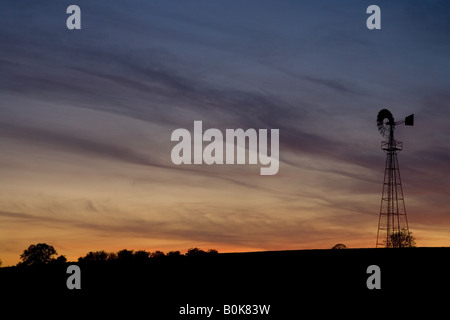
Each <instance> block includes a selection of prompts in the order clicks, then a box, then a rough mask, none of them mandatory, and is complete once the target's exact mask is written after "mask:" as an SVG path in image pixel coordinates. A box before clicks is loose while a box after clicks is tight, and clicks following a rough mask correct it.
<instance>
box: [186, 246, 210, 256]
mask: <svg viewBox="0 0 450 320" xmlns="http://www.w3.org/2000/svg"><path fill="white" fill-rule="evenodd" d="M204 254H206V252H205V251H203V250H202V249H199V248H189V249H188V250H187V252H186V256H188V257H198V256H203V255H204Z"/></svg>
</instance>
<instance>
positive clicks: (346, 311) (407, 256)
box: [0, 248, 450, 319]
mask: <svg viewBox="0 0 450 320" xmlns="http://www.w3.org/2000/svg"><path fill="white" fill-rule="evenodd" d="M449 258H450V248H409V249H342V250H300V251H276V252H255V253H224V254H216V255H211V256H209V255H208V256H199V257H186V256H179V257H164V258H162V259H160V260H156V261H152V262H151V263H148V262H146V263H139V262H136V261H130V262H123V261H112V262H92V261H88V262H84V263H67V264H53V265H44V266H36V267H22V268H19V267H9V268H2V269H0V283H1V292H2V302H3V303H2V305H3V306H5V308H3V309H4V311H5V310H7V309H8V308H13V307H12V306H13V305H15V304H17V303H18V304H19V305H24V306H30V307H29V308H23V309H21V308H18V309H16V310H17V311H19V312H24V311H26V312H32V313H33V314H35V315H38V314H43V315H55V314H56V315H57V314H60V312H67V314H71V315H76V314H79V315H86V314H89V315H91V316H94V315H95V316H101V317H102V318H103V317H106V316H109V315H113V316H117V317H118V316H119V315H125V317H126V318H129V319H132V318H136V317H138V316H139V317H142V316H144V318H146V319H178V318H179V319H206V318H208V317H207V315H206V314H200V315H195V316H193V315H190V316H187V315H180V314H179V312H180V308H181V307H186V305H187V304H189V306H190V307H192V306H194V307H197V306H208V307H214V311H213V313H212V314H211V316H210V317H209V319H235V318H239V319H240V318H242V319H269V318H270V319H303V318H308V319H309V318H320V319H322V318H324V317H325V316H326V317H329V316H339V317H341V316H346V315H352V316H356V317H358V318H367V317H369V318H374V317H377V318H378V317H385V316H386V315H389V317H388V318H389V319H391V318H393V317H394V316H396V315H398V316H402V317H403V316H406V315H407V314H409V315H411V314H412V315H414V313H415V312H416V311H417V310H419V309H420V310H430V311H438V310H447V303H448V302H446V301H447V300H448V297H449V294H448V293H447V292H448V290H449V285H450V275H449V271H450V268H449V267H450V263H449V261H450V260H449ZM70 264H77V265H78V266H80V268H81V289H80V290H69V289H67V286H66V280H67V278H68V277H69V276H70V275H69V274H66V269H67V266H68V265H70ZM370 265H378V266H379V267H380V269H381V277H380V280H381V289H379V290H377V289H373V290H370V289H368V288H367V285H366V281H367V278H368V277H369V276H370V274H367V273H366V271H367V267H368V266H370ZM224 305H252V306H253V305H270V311H269V314H268V315H252V314H241V315H239V316H238V315H231V314H228V315H224V314H223V310H224ZM441 308H442V309H441ZM11 310H13V309H11ZM56 310H57V311H56ZM216 310H219V311H216ZM235 310H236V311H239V309H237V307H236V309H235ZM241 310H246V309H241ZM247 310H250V309H247ZM251 310H253V308H251ZM389 310H390V311H389ZM58 312H59V313H58ZM247 312H248V311H247ZM311 312H312V313H311ZM443 312H444V313H442V315H447V311H443ZM306 314H308V316H306ZM369 315H370V316H369ZM445 317H446V316H445ZM88 318H91V317H88Z"/></svg>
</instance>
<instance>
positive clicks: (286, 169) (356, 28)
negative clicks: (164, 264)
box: [0, 0, 450, 266]
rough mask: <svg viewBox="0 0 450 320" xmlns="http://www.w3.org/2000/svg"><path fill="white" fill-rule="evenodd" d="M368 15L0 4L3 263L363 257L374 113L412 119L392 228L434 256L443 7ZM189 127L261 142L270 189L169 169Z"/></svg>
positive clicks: (318, 6) (449, 95)
mask: <svg viewBox="0 0 450 320" xmlns="http://www.w3.org/2000/svg"><path fill="white" fill-rule="evenodd" d="M372 2H373V1H347V0H346V1H339V2H337V1H287V0H282V1H275V0H262V1H236V0H227V1H225V0H218V1H210V0H208V1H207V0H203V1H200V0H189V1H186V0H183V1H181V0H180V1H178V0H173V1H162V0H160V1H157V0H151V1H136V0H132V1H127V2H124V1H116V0H113V1H95V2H92V1H80V0H76V1H70V2H69V1H39V2H36V1H30V0H25V1H3V2H1V4H0V43H1V45H0V259H1V260H2V261H3V266H5V265H14V264H16V263H17V262H18V261H19V256H20V254H21V253H22V252H23V250H24V249H26V248H27V247H28V246H29V245H30V244H36V243H39V242H45V243H48V244H51V245H53V246H54V247H55V249H56V250H57V251H58V254H63V255H65V256H66V257H67V258H68V259H69V261H71V260H72V261H75V260H76V259H77V258H78V257H80V256H84V255H85V254H86V253H87V252H89V251H95V250H106V251H118V250H120V249H124V248H127V249H133V250H148V251H155V250H161V251H165V252H167V251H171V250H180V251H182V252H184V251H186V250H187V249H188V248H191V247H200V248H203V249H209V248H214V249H217V250H218V251H219V252H237V251H262V250H291V249H326V248H331V247H332V246H333V245H335V244H337V243H344V244H345V245H346V246H347V247H351V248H360V247H375V243H376V235H377V227H378V216H379V211H380V200H381V190H382V181H383V174H384V165H385V154H384V152H383V151H382V150H381V149H380V143H381V141H382V140H383V137H382V136H381V135H380V134H379V133H378V131H377V127H376V116H377V113H378V111H379V110H381V109H383V108H387V109H389V110H390V111H391V112H392V113H393V115H394V117H395V119H396V120H401V119H403V117H405V116H407V115H409V114H411V113H414V114H415V120H416V121H415V126H414V127H406V126H399V127H398V128H397V130H396V138H397V139H398V140H400V141H402V142H403V145H404V149H403V151H401V152H400V153H399V156H398V157H399V163H400V170H401V175H402V182H403V191H404V194H405V202H406V210H407V215H408V222H409V228H410V231H412V233H413V235H414V236H415V237H416V242H417V245H418V246H450V231H449V227H450V203H449V200H448V199H449V196H448V195H449V194H450V179H449V176H450V144H449V138H450V126H449V125H448V120H449V119H450V105H449V101H450V91H449V87H450V60H449V57H450V41H449V35H450V20H449V19H448V17H449V16H450V3H449V2H448V1H426V2H424V1H395V2H392V1H376V3H372ZM71 4H76V5H78V6H79V7H80V9H81V29H80V30H69V29H67V27H66V20H67V18H68V17H69V14H67V13H66V8H67V7H68V6H69V5H71ZM371 4H377V5H378V6H379V7H380V8H381V29H380V30H369V29H368V28H367V27H366V20H367V18H368V17H369V15H368V14H367V13H366V9H367V7H368V6H369V5H371ZM194 121H202V122H203V128H204V130H206V129H207V128H217V129H219V130H221V131H222V132H225V131H224V130H225V129H228V128H229V129H237V128H242V129H244V130H246V129H249V128H254V129H256V130H258V129H279V139H280V144H279V154H280V165H279V171H278V173H277V174H276V175H271V176H264V175H260V167H261V165H259V164H258V165H248V164H247V165H206V164H200V165H179V166H178V165H175V164H173V163H172V161H171V150H172V148H173V147H174V146H175V145H176V142H173V141H171V134H172V132H173V131H174V130H175V129H177V128H186V129H187V130H189V131H191V132H192V131H193V124H194Z"/></svg>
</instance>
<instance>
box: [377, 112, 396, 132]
mask: <svg viewBox="0 0 450 320" xmlns="http://www.w3.org/2000/svg"><path fill="white" fill-rule="evenodd" d="M384 119H387V122H384ZM394 125H395V122H394V117H393V116H392V113H391V112H390V111H389V110H388V109H383V110H380V112H378V116H377V127H378V131H380V133H381V135H382V136H384V137H385V136H386V131H388V130H392V129H393V127H394Z"/></svg>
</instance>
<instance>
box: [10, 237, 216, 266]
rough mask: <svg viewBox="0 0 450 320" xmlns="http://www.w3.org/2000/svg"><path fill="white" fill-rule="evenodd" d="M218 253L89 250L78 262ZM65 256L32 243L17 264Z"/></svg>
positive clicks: (50, 261)
mask: <svg viewBox="0 0 450 320" xmlns="http://www.w3.org/2000/svg"><path fill="white" fill-rule="evenodd" d="M216 254H218V251H217V250H215V249H209V250H207V251H204V250H202V249H199V248H190V249H188V250H187V252H186V253H185V254H182V253H181V252H180V251H169V252H167V253H164V252H162V251H159V250H157V251H154V252H149V251H145V250H138V251H134V250H127V249H123V250H119V251H117V252H106V251H105V250H100V251H89V252H88V253H87V254H86V255H85V256H84V257H79V258H78V262H79V263H92V262H112V261H116V262H137V263H146V262H150V261H161V260H162V259H174V258H183V257H200V256H211V255H216ZM66 262H67V258H66V257H65V256H64V255H58V253H57V251H56V249H55V248H54V247H53V246H52V245H49V244H46V243H38V244H32V245H30V246H29V247H28V248H27V249H25V250H24V251H23V253H22V254H21V255H20V262H19V263H18V264H17V266H33V265H45V264H64V263H66Z"/></svg>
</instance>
